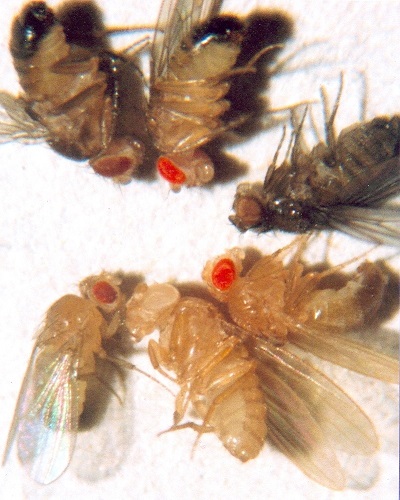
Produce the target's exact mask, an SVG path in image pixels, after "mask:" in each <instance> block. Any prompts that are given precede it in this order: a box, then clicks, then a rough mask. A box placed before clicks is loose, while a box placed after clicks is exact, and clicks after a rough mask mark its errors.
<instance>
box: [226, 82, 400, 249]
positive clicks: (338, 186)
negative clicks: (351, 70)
mask: <svg viewBox="0 0 400 500" xmlns="http://www.w3.org/2000/svg"><path fill="white" fill-rule="evenodd" d="M341 91H342V86H341V88H340V91H339V94H338V97H337V99H336V103H335V105H334V107H333V110H332V112H331V113H330V116H329V111H328V106H327V96H326V93H325V91H324V89H322V91H321V93H322V99H323V103H324V115H325V130H326V142H320V143H318V144H317V145H316V146H314V148H313V149H312V150H311V151H309V150H307V149H306V148H305V146H304V143H303V142H304V141H303V137H302V124H303V120H304V118H303V120H302V121H301V122H300V124H296V123H295V124H294V144H293V148H292V150H291V155H290V160H285V161H284V162H283V163H282V164H281V165H280V166H279V167H277V166H276V158H275V160H274V162H273V164H272V165H271V166H270V168H269V170H268V172H267V175H266V177H265V180H264V183H254V184H249V183H246V184H240V185H239V186H238V188H237V191H236V195H235V200H234V204H233V209H234V211H235V215H233V216H231V217H230V220H231V222H233V224H234V225H235V226H236V227H237V228H238V229H239V230H240V231H247V230H248V229H252V230H254V231H257V232H267V231H270V230H274V229H281V230H283V231H289V232H296V233H305V232H308V231H311V230H315V229H316V230H320V229H336V230H340V231H343V232H345V233H348V234H351V235H353V236H356V237H358V238H362V239H366V240H370V241H374V242H377V243H384V244H387V245H395V246H399V245H400V207H399V206H398V205H390V204H388V203H387V202H388V201H389V200H390V199H391V198H393V197H395V196H396V195H398V194H399V193H400V115H394V116H392V117H388V116H382V117H377V118H374V119H373V120H371V121H369V122H366V123H356V124H354V125H352V126H350V127H348V128H346V129H344V130H343V131H342V132H341V133H340V134H339V136H338V137H336V134H335V131H334V120H335V116H336V112H337V109H338V106H339V100H340V95H341ZM276 156H277V155H276Z"/></svg>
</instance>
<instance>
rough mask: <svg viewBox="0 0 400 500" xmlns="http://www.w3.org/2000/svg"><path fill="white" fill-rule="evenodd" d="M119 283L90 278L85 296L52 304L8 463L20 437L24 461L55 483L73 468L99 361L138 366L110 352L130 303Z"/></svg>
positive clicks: (28, 376) (11, 439) (24, 393)
mask: <svg viewBox="0 0 400 500" xmlns="http://www.w3.org/2000/svg"><path fill="white" fill-rule="evenodd" d="M118 285H119V280H117V279H116V278H115V277H114V276H112V275H109V274H106V273H103V274H101V275H99V276H92V277H90V278H87V279H86V280H84V281H83V282H82V283H81V284H80V290H81V293H82V296H81V297H80V296H77V295H65V296H64V297H61V298H60V299H59V300H57V301H56V302H55V303H54V304H53V305H52V306H51V307H50V308H49V310H48V311H47V313H46V318H45V322H44V325H43V327H42V328H41V329H40V331H39V333H38V335H37V339H36V343H35V347H34V349H33V352H32V356H31V360H30V363H29V367H28V369H27V371H26V374H25V378H24V381H23V383H22V387H21V391H20V394H19V398H18V403H17V406H16V409H15V414H14V420H13V423H12V426H11V430H10V433H9V437H8V442H7V446H6V450H5V454H4V462H5V460H6V459H7V457H8V454H9V452H10V449H11V446H12V444H13V442H14V439H15V438H16V439H17V448H18V456H19V459H20V461H21V463H22V464H23V466H24V467H25V468H26V469H27V471H28V472H29V475H30V476H31V477H32V479H34V480H35V481H37V482H38V483H41V484H48V483H51V482H52V481H54V480H56V479H57V478H58V477H59V476H60V475H61V474H62V473H63V472H64V471H65V469H66V468H67V467H68V464H69V462H70V459H71V456H72V453H73V450H74V445H75V439H76V434H77V431H78V424H79V418H80V416H81V414H82V412H83V410H84V405H85V400H86V390H87V384H88V379H89V377H92V376H97V372H96V359H98V358H101V359H104V360H109V361H110V362H113V363H117V364H118V365H122V366H125V367H130V368H133V365H130V364H129V363H127V362H125V361H123V360H118V359H115V358H112V357H110V356H109V355H108V353H107V351H106V342H107V341H108V340H109V339H111V338H112V337H113V336H114V334H115V333H116V331H117V329H118V327H119V325H120V319H121V318H120V315H121V313H123V309H122V305H123V304H124V303H125V302H124V301H123V296H122V294H121V292H120V290H119V286H118ZM4 462H3V463H4Z"/></svg>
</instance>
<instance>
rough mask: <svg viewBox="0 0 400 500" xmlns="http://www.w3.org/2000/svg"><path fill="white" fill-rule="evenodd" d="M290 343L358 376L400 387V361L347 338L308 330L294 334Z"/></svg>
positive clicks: (291, 335)
mask: <svg viewBox="0 0 400 500" xmlns="http://www.w3.org/2000/svg"><path fill="white" fill-rule="evenodd" d="M290 342H292V343H293V344H296V345H297V346H298V347H300V348H301V349H303V350H304V351H307V352H311V353H312V354H315V355H316V356H318V357H320V358H322V359H326V360H327V361H330V362H331V363H335V364H337V365H339V366H343V367H344V368H347V369H349V370H353V371H355V372H357V373H361V374H363V375H367V376H368V377H374V378H377V379H379V380H383V381H384V382H389V383H392V384H398V383H399V361H398V359H396V358H393V357H391V356H388V355H387V354H384V353H382V352H379V351H377V350H375V349H371V348H369V347H368V346H366V345H364V344H362V343H361V342H356V341H354V340H351V339H348V338H346V337H344V336H343V335H332V334H328V333H321V332H313V331H312V330H308V329H307V330H306V329H304V330H303V331H302V332H296V333H291V334H290Z"/></svg>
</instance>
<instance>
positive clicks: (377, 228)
mask: <svg viewBox="0 0 400 500" xmlns="http://www.w3.org/2000/svg"><path fill="white" fill-rule="evenodd" d="M328 224H329V226H330V227H331V228H332V229H337V230H339V231H342V232H344V233H346V234H349V235H350V236H355V237H356V238H362V239H364V240H368V241H372V242H374V243H378V244H381V245H390V246H395V247H400V206H399V207H398V208H396V207H387V208H364V207H352V206H344V207H335V208H333V209H329V213H328Z"/></svg>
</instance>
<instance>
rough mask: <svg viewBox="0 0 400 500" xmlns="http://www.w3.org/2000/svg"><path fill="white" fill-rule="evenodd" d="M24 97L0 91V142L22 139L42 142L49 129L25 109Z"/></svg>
mask: <svg viewBox="0 0 400 500" xmlns="http://www.w3.org/2000/svg"><path fill="white" fill-rule="evenodd" d="M25 106H26V103H25V101H24V100H23V99H20V98H18V97H14V96H13V95H11V94H9V93H7V92H1V91H0V143H6V142H10V141H20V142H24V143H33V142H42V141H45V140H46V139H47V138H48V131H47V129H46V128H45V127H43V126H42V125H40V123H39V122H38V121H36V120H34V119H33V118H32V117H31V116H30V115H29V114H28V113H27V112H26V110H25Z"/></svg>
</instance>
